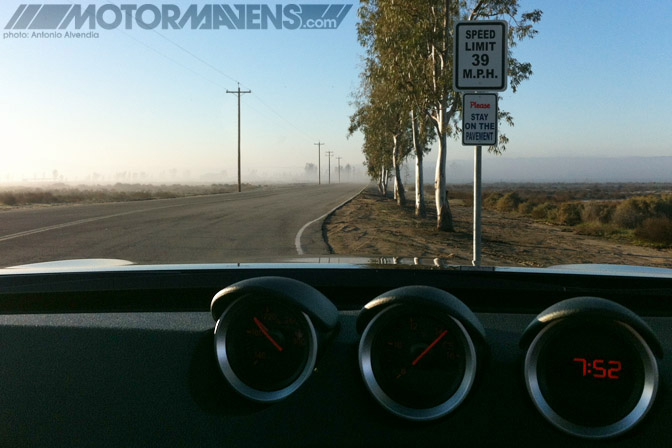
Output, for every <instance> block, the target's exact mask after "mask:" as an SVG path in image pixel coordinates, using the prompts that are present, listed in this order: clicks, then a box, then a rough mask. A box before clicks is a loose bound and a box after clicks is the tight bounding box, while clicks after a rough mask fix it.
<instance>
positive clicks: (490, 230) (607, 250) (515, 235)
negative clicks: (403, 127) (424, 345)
mask: <svg viewBox="0 0 672 448" xmlns="http://www.w3.org/2000/svg"><path fill="white" fill-rule="evenodd" d="M426 199H427V205H428V207H427V208H428V213H427V217H426V218H416V217H415V216H414V215H413V200H414V198H413V196H412V192H410V193H409V194H408V202H409V204H408V205H407V206H405V207H403V208H401V207H398V206H397V205H396V203H395V202H394V200H392V199H391V198H384V197H382V196H381V195H380V194H378V192H377V190H376V189H375V187H371V188H368V189H366V190H365V191H363V192H362V193H361V194H360V195H359V196H357V197H356V198H355V199H353V200H352V201H351V202H349V203H348V204H346V205H345V206H343V207H342V208H340V209H338V210H336V211H335V212H334V213H333V214H331V215H330V216H329V217H327V219H326V220H325V222H324V234H325V235H326V239H327V243H328V244H329V246H330V248H331V250H332V251H333V252H334V253H335V254H339V255H350V256H363V257H382V256H386V257H427V258H441V259H443V260H446V261H447V262H448V263H451V264H460V265H471V259H472V213H473V212H472V207H471V206H464V205H462V202H461V201H459V200H456V201H451V204H450V206H451V212H452V214H453V219H454V222H455V230H456V231H455V232H454V233H448V232H438V231H436V230H435V228H434V225H435V222H436V212H435V210H433V197H427V198H426ZM482 216H483V217H482V220H483V230H482V247H483V254H482V262H483V264H484V265H496V266H552V265H557V264H574V263H599V264H603V263H607V264H629V265H646V266H657V267H668V268H669V267H672V249H653V248H647V247H640V246H635V245H631V244H627V243H620V242H615V241H611V240H606V239H601V238H597V237H590V236H584V235H577V234H575V233H574V232H573V231H572V230H571V229H570V228H569V227H562V226H555V225H549V224H543V223H539V222H535V221H534V220H532V219H530V218H525V217H520V216H515V215H508V214H503V213H499V212H496V211H493V210H483V214H482Z"/></svg>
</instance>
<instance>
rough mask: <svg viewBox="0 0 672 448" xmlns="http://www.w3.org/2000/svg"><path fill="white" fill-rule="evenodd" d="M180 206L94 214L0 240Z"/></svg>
mask: <svg viewBox="0 0 672 448" xmlns="http://www.w3.org/2000/svg"><path fill="white" fill-rule="evenodd" d="M180 206H182V204H178V205H167V206H165V207H156V208H146V209H142V210H133V211H130V212H123V213H115V214H113V215H105V216H96V217H95V218H86V219H79V220H77V221H70V222H65V223H63V224H56V225H53V226H47V227H40V228H37V229H33V230H26V231H24V232H18V233H12V234H11V235H6V236H0V242H3V241H7V240H13V239H14V238H21V237H23V236H28V235H34V234H36V233H42V232H48V231H50V230H58V229H64V228H66V227H72V226H77V225H80V224H86V223H89V222H94V221H100V220H102V219H110V218H116V217H117V216H125V215H132V214H134V213H142V212H150V211H154V210H161V209H164V208H171V207H180Z"/></svg>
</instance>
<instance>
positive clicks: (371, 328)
mask: <svg viewBox="0 0 672 448" xmlns="http://www.w3.org/2000/svg"><path fill="white" fill-rule="evenodd" d="M359 364H360V369H361V372H362V376H363V378H364V382H365V384H366V386H367V388H368V389H369V391H370V392H371V393H372V395H373V396H374V397H375V398H376V400H377V401H378V402H380V404H382V405H383V407H385V408H386V409H387V410H388V411H390V412H392V413H393V414H395V415H398V416H400V417H404V418H407V419H410V420H432V419H435V418H438V417H441V416H442V415H445V414H447V413H449V412H450V411H452V410H453V409H454V408H455V407H456V406H458V405H459V404H460V403H461V402H462V400H464V398H465V397H466V395H467V393H468V392H469V390H470V388H471V386H472V384H473V381H474V378H475V375H476V352H475V348H474V344H473V342H472V340H471V338H470V337H469V334H468V333H467V331H466V330H465V328H464V326H463V325H462V324H461V323H460V322H459V321H458V320H456V319H455V318H453V317H451V316H450V315H448V314H446V313H443V312H437V310H435V309H434V310H432V309H431V308H423V307H414V306H411V305H408V304H399V305H392V306H388V307H386V308H384V309H383V310H382V311H380V313H378V314H377V315H376V316H375V317H374V318H373V319H372V320H371V321H370V322H369V324H368V325H367V327H366V329H365V330H364V332H363V334H362V339H361V342H360V345H359Z"/></svg>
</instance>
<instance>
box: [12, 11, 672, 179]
mask: <svg viewBox="0 0 672 448" xmlns="http://www.w3.org/2000/svg"><path fill="white" fill-rule="evenodd" d="M44 1H45V3H54V4H64V3H72V2H67V1H65V0H60V1H59V0H57V1H49V0H44ZM75 3H77V2H75ZM91 3H94V4H96V5H103V4H106V3H114V2H107V1H104V2H82V3H79V4H84V5H88V4H91ZM125 3H130V2H125ZM166 3H168V2H166ZM170 3H174V4H177V5H179V6H180V8H181V9H182V10H184V9H186V8H187V7H188V5H190V4H198V5H203V3H198V2H193V1H178V0H171V2H170ZM236 3H244V2H236ZM311 3H324V2H321V1H317V0H315V1H313V2H311ZM520 3H521V8H520V10H521V11H526V10H530V9H535V8H538V9H541V10H542V11H543V18H542V21H541V22H540V23H539V24H538V26H537V29H538V30H539V34H538V35H537V36H536V37H535V38H534V39H531V40H526V41H524V42H521V43H520V44H519V45H518V46H517V47H516V48H515V55H516V57H517V58H518V59H519V60H522V61H529V62H531V63H532V67H533V71H534V74H533V76H532V77H531V78H530V80H528V81H525V82H524V83H523V84H522V85H521V86H520V88H519V89H518V92H517V93H516V94H513V92H512V91H511V89H509V90H507V91H506V92H504V93H503V94H502V100H501V101H500V107H501V108H503V109H505V110H507V111H509V112H511V113H512V115H513V116H514V119H515V127H513V128H508V127H502V128H501V129H500V132H504V133H506V134H507V136H508V137H509V138H510V143H509V145H508V148H507V151H506V153H505V155H504V156H502V157H506V158H529V157H589V158H591V160H594V158H600V157H628V156H645V157H653V156H667V155H672V151H671V150H672V143H670V142H671V141H672V126H670V124H669V117H670V113H669V110H670V105H671V104H672V86H670V79H672V76H671V75H672V27H670V26H669V24H670V23H672V2H670V1H669V0H659V1H653V0H652V1H649V0H642V1H637V2H633V1H617V0H612V1H607V0H593V1H585V0H563V1H556V0H545V1H544V0H541V1H521V2H520ZM20 4H21V3H20V1H14V0H3V1H2V2H0V26H2V27H3V28H4V26H5V24H7V23H8V22H9V20H10V19H11V17H12V15H13V14H14V12H15V11H16V9H17V8H18V7H19V5H20ZM139 4H141V3H139ZM282 4H283V5H285V4H288V3H282ZM352 4H353V7H352V9H351V10H350V11H349V13H348V14H347V16H346V17H345V19H344V20H343V22H342V23H341V24H340V26H339V28H338V29H336V30H305V29H298V30H287V29H281V30H276V29H266V30H227V29H220V30H191V29H182V30H161V29H158V30H144V29H139V28H138V27H135V28H134V29H131V30H126V29H123V27H121V28H117V29H113V30H102V29H97V30H96V31H97V32H98V33H99V36H98V38H90V39H67V38H60V39H59V38H16V37H11V36H7V34H6V33H7V32H8V30H6V29H3V30H2V34H3V35H2V39H0V61H2V62H1V63H0V98H2V100H1V101H0V154H2V163H1V164H0V182H6V181H12V182H14V181H19V180H23V179H36V178H45V177H46V178H51V177H53V175H54V174H57V176H58V177H59V178H60V177H61V176H63V179H64V180H67V181H75V182H76V181H85V180H101V181H110V182H111V181H119V180H130V179H131V178H130V173H136V175H137V177H133V179H136V180H144V181H162V180H165V179H172V180H207V181H211V180H220V179H221V180H223V181H231V180H233V179H234V176H235V173H236V153H237V149H236V148H237V147H236V144H237V143H236V142H237V140H236V139H237V98H236V95H233V94H228V93H227V92H226V91H227V90H235V89H236V88H237V86H238V84H237V83H238V82H239V83H240V86H241V88H242V89H249V90H251V91H252V93H250V94H246V95H243V96H242V98H241V115H242V120H241V133H242V171H243V181H246V180H248V181H251V182H253V181H260V180H262V179H269V180H270V179H274V180H278V179H287V180H294V179H298V177H297V176H300V175H301V174H303V172H304V167H305V165H306V164H307V163H314V164H317V163H318V147H317V146H316V145H315V144H314V143H316V142H318V141H321V142H324V143H325V145H324V146H322V150H323V151H333V152H334V155H335V156H337V157H341V164H343V165H345V164H350V165H352V166H355V167H356V168H357V169H359V170H360V171H361V172H364V167H363V166H362V162H363V160H364V158H363V156H362V154H361V144H362V137H361V135H355V136H353V137H351V138H347V135H346V134H347V127H348V120H349V116H350V115H351V114H352V112H353V108H352V106H351V104H350V102H351V100H352V96H351V95H352V92H353V91H355V89H356V88H357V85H358V81H359V80H358V76H359V71H360V68H361V66H360V58H361V54H362V50H361V48H360V47H359V45H358V43H357V39H356V22H357V15H356V9H357V7H358V4H357V3H356V2H354V3H352ZM434 152H435V151H433V153H432V154H431V155H430V156H429V158H427V160H428V161H431V160H432V159H434V158H435V154H434ZM472 156H473V150H472V148H471V147H463V146H462V145H461V142H459V141H451V142H450V143H449V163H450V161H451V160H461V161H464V160H469V159H470V158H471V157H472ZM321 163H322V166H323V169H326V168H325V167H326V165H327V163H328V162H327V157H325V156H324V154H323V155H322V159H321ZM332 163H333V164H336V160H335V159H332ZM410 163H412V161H411V162H410ZM488 163H493V164H496V163H497V158H495V157H494V156H488V157H486V160H485V161H484V164H488ZM94 173H95V174H94ZM123 173H127V174H128V177H126V178H122V177H121V176H122V174H123ZM142 173H144V175H143V174H142Z"/></svg>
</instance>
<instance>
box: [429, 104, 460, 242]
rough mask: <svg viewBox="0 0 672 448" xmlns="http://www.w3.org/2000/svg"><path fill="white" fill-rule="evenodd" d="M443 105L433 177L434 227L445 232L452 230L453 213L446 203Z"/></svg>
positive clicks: (453, 229)
mask: <svg viewBox="0 0 672 448" xmlns="http://www.w3.org/2000/svg"><path fill="white" fill-rule="evenodd" d="M445 114H446V110H445V105H444V104H442V105H441V110H439V117H438V118H439V119H438V123H437V134H438V135H439V154H438V156H437V160H436V177H435V179H434V196H435V199H436V228H437V230H443V231H447V232H454V231H455V226H454V225H453V214H452V213H450V205H449V204H448V195H447V194H446V153H447V148H446V143H447V142H446V140H447V139H446V132H445V130H444V125H445V122H444V120H445Z"/></svg>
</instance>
